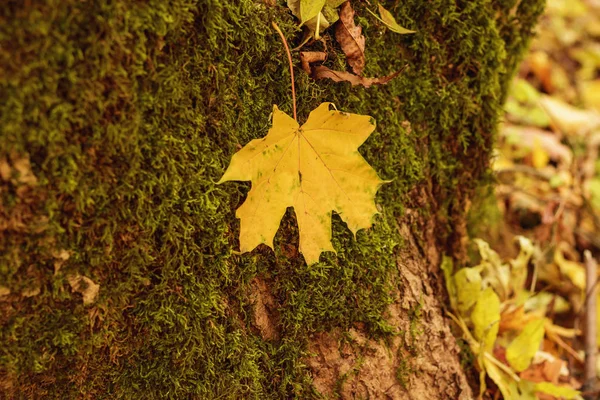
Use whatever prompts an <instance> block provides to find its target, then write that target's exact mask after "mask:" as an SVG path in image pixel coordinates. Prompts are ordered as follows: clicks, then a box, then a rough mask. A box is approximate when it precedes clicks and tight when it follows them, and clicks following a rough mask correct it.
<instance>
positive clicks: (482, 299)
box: [471, 287, 500, 352]
mask: <svg viewBox="0 0 600 400" xmlns="http://www.w3.org/2000/svg"><path fill="white" fill-rule="evenodd" d="M471 321H472V322H473V326H474V327H475V332H474V334H475V338H476V339H477V340H479V341H480V342H482V344H483V351H490V352H491V351H492V349H493V348H494V342H495V341H496V336H498V328H499V326H500V325H499V322H500V299H499V298H498V295H497V294H496V292H494V290H493V289H492V288H491V287H488V288H486V289H485V290H484V291H483V292H481V295H480V296H479V299H478V300H477V304H475V308H474V309H473V312H472V313H471Z"/></svg>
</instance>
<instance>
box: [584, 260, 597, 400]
mask: <svg viewBox="0 0 600 400" xmlns="http://www.w3.org/2000/svg"><path fill="white" fill-rule="evenodd" d="M584 257H585V275H586V294H587V296H586V300H585V308H586V310H585V311H586V312H585V387H586V389H588V390H592V389H594V386H595V383H596V349H597V343H596V332H597V328H596V323H597V321H596V299H597V297H596V279H597V277H598V264H597V263H596V260H594V258H593V257H592V253H590V251H589V250H586V251H585V253H584Z"/></svg>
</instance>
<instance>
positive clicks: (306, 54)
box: [300, 51, 327, 75]
mask: <svg viewBox="0 0 600 400" xmlns="http://www.w3.org/2000/svg"><path fill="white" fill-rule="evenodd" d="M326 58H327V53H325V52H323V51H301V52H300V62H301V63H302V69H303V70H304V71H305V72H306V73H307V74H309V75H310V74H311V73H312V71H311V69H310V63H313V62H319V61H325V59H326Z"/></svg>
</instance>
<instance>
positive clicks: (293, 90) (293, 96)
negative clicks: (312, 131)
mask: <svg viewBox="0 0 600 400" xmlns="http://www.w3.org/2000/svg"><path fill="white" fill-rule="evenodd" d="M271 23H272V24H273V28H275V30H276V31H277V33H279V36H281V40H282V41H283V45H284V46H285V51H286V53H287V56H288V62H289V63H290V75H291V77H292V102H293V103H294V120H296V121H298V116H297V115H296V87H295V86H294V65H293V64H292V53H290V47H289V46H288V43H287V40H285V36H283V32H281V29H279V26H278V25H277V24H276V23H275V22H271Z"/></svg>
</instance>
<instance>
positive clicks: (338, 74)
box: [312, 65, 400, 88]
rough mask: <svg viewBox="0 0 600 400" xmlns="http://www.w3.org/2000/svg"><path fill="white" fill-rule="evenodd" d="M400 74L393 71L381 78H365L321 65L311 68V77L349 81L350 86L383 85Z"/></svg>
mask: <svg viewBox="0 0 600 400" xmlns="http://www.w3.org/2000/svg"><path fill="white" fill-rule="evenodd" d="M398 74H400V71H397V72H394V73H393V74H391V75H388V76H383V77H381V78H365V77H364V76H358V75H354V74H352V73H350V72H346V71H334V70H332V69H329V68H327V67H324V66H322V65H320V66H317V67H314V68H313V74H312V76H313V78H315V79H326V78H328V79H331V80H333V81H335V82H350V83H351V84H352V86H356V85H363V86H364V87H366V88H368V87H370V86H372V85H383V84H386V83H388V82H389V81H391V80H392V79H394V78H395V77H396V76H398Z"/></svg>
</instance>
